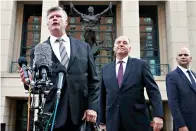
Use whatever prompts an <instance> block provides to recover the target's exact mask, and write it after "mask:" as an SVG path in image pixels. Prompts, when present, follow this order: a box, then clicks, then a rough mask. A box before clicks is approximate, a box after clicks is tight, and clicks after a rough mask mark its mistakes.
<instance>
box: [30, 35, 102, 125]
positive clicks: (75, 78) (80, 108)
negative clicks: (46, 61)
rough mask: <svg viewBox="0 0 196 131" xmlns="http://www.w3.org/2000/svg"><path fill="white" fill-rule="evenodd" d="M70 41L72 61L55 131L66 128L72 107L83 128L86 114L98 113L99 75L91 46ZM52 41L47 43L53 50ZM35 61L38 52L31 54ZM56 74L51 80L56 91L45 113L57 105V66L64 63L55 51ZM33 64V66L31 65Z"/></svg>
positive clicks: (46, 104)
mask: <svg viewBox="0 0 196 131" xmlns="http://www.w3.org/2000/svg"><path fill="white" fill-rule="evenodd" d="M69 38H70V48H71V49H70V50H71V54H70V60H69V64H68V67H67V74H66V81H65V84H64V87H63V88H62V91H61V98H60V102H59V106H58V109H57V114H56V125H55V128H59V127H61V126H63V125H64V124H65V122H66V119H67V114H68V113H69V112H67V110H68V105H69V109H70V114H69V115H70V116H71V120H72V122H73V124H75V125H79V124H81V120H82V117H83V115H84V111H85V110H86V109H91V110H94V111H97V109H98V94H99V87H98V82H99V79H98V74H97V72H96V67H95V63H94V59H93V55H92V53H91V49H90V46H89V45H88V44H87V43H85V42H81V41H79V40H76V39H74V38H72V37H69ZM49 39H50V38H48V40H46V41H45V42H46V43H48V44H49V45H50V46H51V44H50V40H49ZM33 59H34V49H32V50H31V61H33ZM52 62H53V63H52V67H51V68H52V73H51V80H52V82H53V83H54V85H55V86H54V88H52V89H51V90H50V93H49V95H48V96H47V97H46V102H45V106H44V112H53V110H54V105H55V102H56V91H57V88H56V84H57V83H56V79H57V74H56V72H55V70H56V65H57V64H59V63H60V61H59V60H58V58H57V57H56V55H55V54H54V52H53V50H52ZM31 64H32V63H31Z"/></svg>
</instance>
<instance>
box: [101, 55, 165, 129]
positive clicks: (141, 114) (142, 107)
mask: <svg viewBox="0 0 196 131" xmlns="http://www.w3.org/2000/svg"><path fill="white" fill-rule="evenodd" d="M115 65H116V62H115V61H114V62H112V63H109V64H107V65H106V66H104V68H103V69H102V75H101V76H102V77H101V94H100V106H99V123H104V124H106V128H107V131H149V129H150V120H149V117H148V114H147V105H146V101H145V97H144V87H146V89H147V92H148V96H149V98H150V101H151V103H152V106H153V107H154V112H153V116H154V117H163V107H162V100H161V95H160V91H159V89H158V86H157V84H156V82H155V81H154V79H153V75H152V74H151V72H150V70H149V67H148V65H147V64H146V63H145V62H144V61H142V60H139V59H134V58H128V61H127V65H126V69H125V73H124V76H123V81H122V85H121V87H120V88H119V86H118V83H117V78H116V70H115Z"/></svg>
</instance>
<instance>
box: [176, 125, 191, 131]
mask: <svg viewBox="0 0 196 131" xmlns="http://www.w3.org/2000/svg"><path fill="white" fill-rule="evenodd" d="M178 130H179V131H189V129H188V128H187V127H186V126H183V127H181V128H179V129H178Z"/></svg>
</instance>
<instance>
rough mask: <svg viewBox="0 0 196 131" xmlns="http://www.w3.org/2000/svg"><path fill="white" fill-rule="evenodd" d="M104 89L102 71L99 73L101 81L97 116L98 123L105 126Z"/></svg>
mask: <svg viewBox="0 0 196 131" xmlns="http://www.w3.org/2000/svg"><path fill="white" fill-rule="evenodd" d="M105 108H106V89H105V85H104V83H103V69H102V71H101V81H100V97H99V113H98V114H99V115H98V123H102V124H105V123H106V120H105V115H106V114H105V113H106V110H105Z"/></svg>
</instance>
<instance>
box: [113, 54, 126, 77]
mask: <svg viewBox="0 0 196 131" xmlns="http://www.w3.org/2000/svg"><path fill="white" fill-rule="evenodd" d="M128 58H129V57H128V56H126V57H125V58H124V59H122V60H118V59H117V58H116V77H118V70H119V66H120V63H119V61H123V75H124V73H125V69H126V66H127V61H128Z"/></svg>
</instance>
